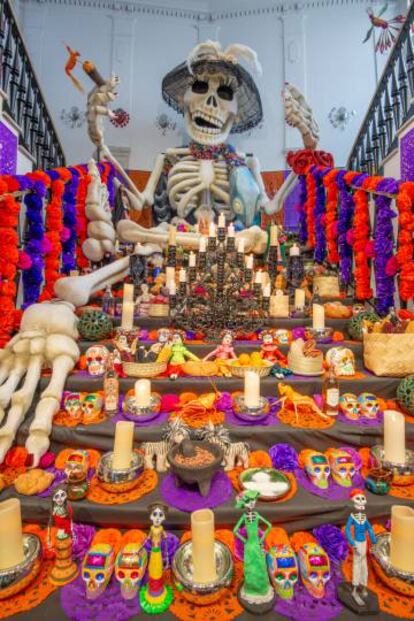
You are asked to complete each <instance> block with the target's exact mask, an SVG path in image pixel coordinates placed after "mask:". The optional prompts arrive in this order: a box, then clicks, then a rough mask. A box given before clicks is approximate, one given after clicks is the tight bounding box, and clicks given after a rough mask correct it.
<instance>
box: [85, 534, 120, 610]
mask: <svg viewBox="0 0 414 621" xmlns="http://www.w3.org/2000/svg"><path fill="white" fill-rule="evenodd" d="M114 560H115V552H114V549H113V547H112V546H111V545H110V544H109V543H97V544H95V545H92V547H91V548H89V551H88V553H87V555H86V556H85V558H84V560H83V563H82V578H83V581H84V582H85V586H86V599H89V600H95V599H96V598H97V597H99V596H100V595H102V593H103V592H104V591H105V589H106V587H107V585H108V582H109V580H110V578H111V576H112V573H113V570H114Z"/></svg>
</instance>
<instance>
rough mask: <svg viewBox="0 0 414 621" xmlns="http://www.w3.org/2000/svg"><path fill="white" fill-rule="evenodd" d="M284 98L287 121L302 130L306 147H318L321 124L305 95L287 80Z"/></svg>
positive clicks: (291, 125)
mask: <svg viewBox="0 0 414 621" xmlns="http://www.w3.org/2000/svg"><path fill="white" fill-rule="evenodd" d="M282 99H283V103H284V106H285V121H286V123H287V124H288V125H289V126H290V127H296V129H298V130H299V131H300V133H301V135H302V140H303V145H304V147H305V149H316V147H317V146H318V142H319V125H318V124H317V122H316V120H315V118H314V116H313V112H312V108H311V107H310V105H309V104H308V102H307V101H306V99H305V97H304V96H303V95H302V93H301V92H300V90H299V89H298V88H296V86H293V84H289V82H286V84H285V88H284V90H283V93H282Z"/></svg>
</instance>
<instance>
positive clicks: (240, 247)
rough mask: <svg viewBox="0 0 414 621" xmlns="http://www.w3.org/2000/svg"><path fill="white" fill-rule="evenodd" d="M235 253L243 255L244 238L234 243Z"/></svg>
mask: <svg viewBox="0 0 414 621" xmlns="http://www.w3.org/2000/svg"><path fill="white" fill-rule="evenodd" d="M236 248H237V252H239V253H240V254H244V237H239V238H238V239H237V242H236Z"/></svg>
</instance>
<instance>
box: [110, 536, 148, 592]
mask: <svg viewBox="0 0 414 621" xmlns="http://www.w3.org/2000/svg"><path fill="white" fill-rule="evenodd" d="M147 562H148V555H147V551H146V550H145V548H143V547H142V546H141V545H140V544H138V543H127V544H126V545H125V546H124V547H123V548H122V550H121V551H120V552H119V554H118V556H117V557H116V561H115V577H116V579H117V580H118V582H119V583H120V585H121V595H122V597H123V598H124V599H127V600H128V599H133V598H134V597H135V596H136V594H137V591H138V588H139V586H140V584H141V581H142V578H143V577H144V574H145V570H146V567H147Z"/></svg>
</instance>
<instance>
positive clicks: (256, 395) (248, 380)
mask: <svg viewBox="0 0 414 621" xmlns="http://www.w3.org/2000/svg"><path fill="white" fill-rule="evenodd" d="M244 403H245V405H246V406H247V407H248V408H257V407H258V406H259V405H260V376H259V374H258V373H256V372H255V371H246V373H245V374H244Z"/></svg>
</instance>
